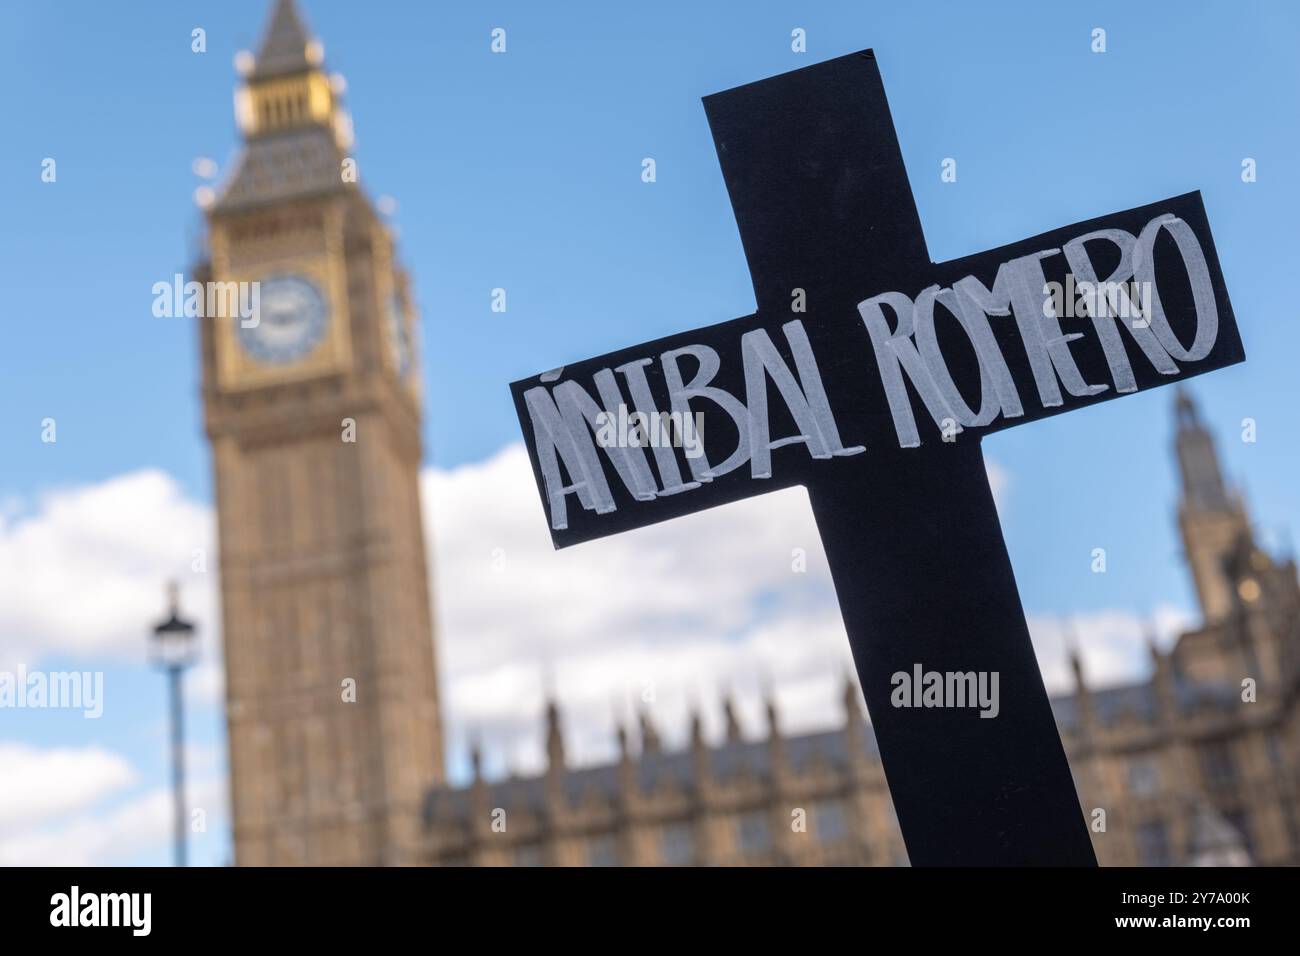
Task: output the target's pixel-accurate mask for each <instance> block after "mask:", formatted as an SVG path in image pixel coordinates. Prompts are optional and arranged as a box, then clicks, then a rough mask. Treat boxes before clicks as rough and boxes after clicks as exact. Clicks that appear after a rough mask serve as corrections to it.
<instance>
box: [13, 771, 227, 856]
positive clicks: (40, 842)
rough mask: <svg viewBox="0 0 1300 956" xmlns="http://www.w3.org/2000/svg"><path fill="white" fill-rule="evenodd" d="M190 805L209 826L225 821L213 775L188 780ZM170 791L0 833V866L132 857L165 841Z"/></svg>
mask: <svg viewBox="0 0 1300 956" xmlns="http://www.w3.org/2000/svg"><path fill="white" fill-rule="evenodd" d="M188 796H189V805H190V806H191V807H202V808H203V809H204V810H205V812H206V814H207V820H206V825H207V827H208V828H209V829H213V828H217V827H222V826H224V825H225V820H226V798H225V786H224V784H223V783H222V781H221V780H220V779H218V778H215V777H210V778H207V779H204V780H198V781H196V782H192V783H191V784H190V785H189V788H188ZM172 810H173V804H172V794H171V790H169V789H168V788H167V787H165V786H159V787H154V788H152V789H148V790H145V791H142V792H141V793H138V794H135V795H133V796H131V797H130V798H129V799H127V800H125V801H122V802H120V803H119V804H118V805H116V806H113V807H109V808H95V809H87V810H86V811H84V812H80V813H71V814H68V815H65V816H63V817H62V818H61V819H58V820H55V821H52V822H47V823H46V824H45V825H35V826H24V827H21V828H14V829H12V830H10V831H9V832H6V833H3V834H0V866H105V865H112V864H115V863H123V862H130V861H132V860H136V859H139V858H141V857H145V856H147V855H148V854H149V853H150V852H151V851H155V850H157V849H159V848H160V847H164V846H166V845H167V843H168V841H169V840H170V839H171V835H172V831H171V827H172Z"/></svg>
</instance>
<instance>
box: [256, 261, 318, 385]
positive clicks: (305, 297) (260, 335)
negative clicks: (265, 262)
mask: <svg viewBox="0 0 1300 956" xmlns="http://www.w3.org/2000/svg"><path fill="white" fill-rule="evenodd" d="M260 296H261V303H260V305H261V308H260V309H259V313H258V314H259V321H258V323H257V325H255V326H249V327H245V326H244V324H243V323H242V322H241V323H240V325H239V341H240V344H242V345H243V347H244V350H245V351H246V352H248V354H249V355H251V356H252V357H253V358H255V359H257V360H258V361H259V362H266V363H268V364H270V365H283V364H285V363H287V362H296V361H297V360H298V359H300V358H303V357H304V356H306V355H307V354H308V353H309V352H311V350H312V349H314V348H315V347H316V346H317V345H318V344H320V341H321V339H322V338H324V337H325V326H326V324H327V323H328V321H329V305H328V303H327V302H326V301H325V296H324V295H322V294H321V291H320V289H319V287H317V285H316V284H315V283H314V282H312V281H311V280H310V279H308V278H306V277H304V276H300V275H277V276H271V277H270V278H269V279H263V280H262V282H261V292H260Z"/></svg>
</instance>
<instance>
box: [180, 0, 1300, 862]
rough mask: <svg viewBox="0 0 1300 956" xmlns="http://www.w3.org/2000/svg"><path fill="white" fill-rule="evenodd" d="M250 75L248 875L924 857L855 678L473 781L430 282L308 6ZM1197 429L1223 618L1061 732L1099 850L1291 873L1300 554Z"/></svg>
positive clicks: (240, 461)
mask: <svg viewBox="0 0 1300 956" xmlns="http://www.w3.org/2000/svg"><path fill="white" fill-rule="evenodd" d="M239 68H240V72H241V73H242V74H243V75H242V78H241V88H240V90H239V93H238V96H237V100H236V102H237V110H236V112H237V118H238V122H239V124H240V128H241V131H242V134H243V137H244V146H243V150H242V153H241V156H240V158H239V160H238V163H237V164H236V166H235V167H234V169H233V170H232V172H231V174H230V175H229V176H228V177H227V179H226V181H225V182H224V184H223V185H222V187H221V189H220V190H219V191H218V193H217V194H216V197H215V199H214V201H213V202H211V203H210V204H209V205H208V206H207V208H206V210H205V215H206V220H207V242H206V251H205V254H204V261H203V262H202V263H201V264H200V265H199V267H198V269H197V270H196V271H197V272H198V273H200V275H199V276H198V278H200V279H203V280H206V281H214V282H240V281H249V282H252V281H256V282H259V283H260V288H261V321H260V323H259V324H258V325H257V326H256V327H253V328H246V327H244V325H242V324H240V323H237V322H228V323H207V322H205V323H202V333H201V343H202V379H203V386H202V387H203V404H204V413H205V425H206V429H207V433H208V437H209V440H210V443H211V447H212V460H213V469H214V475H215V487H216V495H217V506H218V508H217V510H218V529H219V545H220V554H221V607H222V621H223V629H224V653H225V664H226V675H227V676H226V714H227V724H228V738H229V748H230V761H229V764H230V778H231V780H230V786H231V809H232V816H233V841H234V851H235V862H236V863H238V864H240V865H751V864H777V865H838V864H868V865H881V866H888V865H905V864H906V862H907V855H906V851H905V849H904V846H903V841H902V838H901V836H900V834H899V830H898V825H897V822H896V820H895V817H894V812H893V808H892V805H891V803H890V797H889V789H888V786H887V785H886V782H885V777H884V773H883V770H882V768H881V764H880V761H879V759H878V756H877V753H876V750H875V744H874V740H873V737H872V732H871V727H870V725H869V724H868V723H867V721H866V719H865V715H864V714H863V711H862V709H861V706H860V703H861V702H860V695H859V692H858V690H857V688H856V686H855V685H854V684H853V683H852V681H850V680H846V681H845V683H844V686H843V692H842V714H843V716H842V719H841V721H840V722H839V725H838V726H836V727H834V728H832V729H828V730H826V731H824V732H821V733H814V734H805V735H798V736H790V735H788V734H786V733H783V732H782V729H781V724H780V715H779V713H778V712H777V709H776V707H775V705H774V704H769V706H768V708H767V719H766V722H765V726H763V727H761V728H760V727H744V726H742V725H741V724H740V722H739V721H738V719H737V717H736V715H735V712H734V710H733V708H732V707H731V706H730V705H729V704H726V703H725V702H724V709H725V715H726V721H725V726H726V731H725V739H723V740H710V739H706V737H705V735H704V732H703V730H702V721H701V718H700V716H699V715H698V714H697V715H696V716H695V717H694V718H693V719H692V722H691V729H690V743H689V746H687V747H686V748H685V749H680V750H670V749H667V748H665V747H664V746H662V745H661V742H660V734H659V728H656V727H655V726H654V723H653V721H652V720H651V719H650V718H649V716H648V715H647V716H643V717H642V719H641V721H640V724H639V726H638V727H636V728H635V729H633V728H623V729H620V730H618V732H617V734H618V744H619V757H618V759H617V762H615V763H611V764H608V765H604V766H587V767H574V766H570V765H569V763H568V761H567V760H566V755H565V736H564V720H563V714H562V711H561V709H560V707H559V705H558V703H554V702H553V703H552V704H551V705H550V706H549V707H548V708H547V711H546V713H545V715H544V726H543V727H541V728H539V732H541V733H544V735H545V750H546V756H547V769H546V770H545V772H544V773H542V774H540V775H538V776H532V777H511V778H509V779H503V780H488V779H485V777H484V776H483V774H482V770H481V768H482V760H481V756H480V755H479V754H478V753H475V754H474V759H473V766H474V775H473V780H472V781H470V782H468V783H467V784H464V785H453V784H451V783H450V782H448V781H447V779H446V778H445V776H444V770H443V753H444V747H445V741H444V739H443V734H442V725H441V714H440V710H439V694H438V683H437V662H436V645H435V641H434V633H433V618H432V613H431V609H430V603H431V602H430V594H429V586H428V580H429V578H428V573H427V564H426V548H425V541H424V538H423V531H422V528H423V524H422V521H421V517H420V515H421V505H420V500H419V493H418V483H417V482H418V473H419V467H420V462H421V455H422V452H421V443H420V421H421V398H420V390H419V371H418V366H417V356H416V354H415V350H414V349H413V348H412V342H413V341H414V340H415V332H416V323H417V316H416V314H415V309H414V307H413V304H412V300H411V295H410V292H409V290H408V282H407V277H406V274H405V273H404V272H403V270H402V267H401V265H400V263H399V261H398V257H397V254H396V251H395V247H394V241H393V238H392V236H391V234H390V231H389V229H388V227H387V226H386V225H385V224H384V223H383V221H382V220H381V218H380V217H379V216H378V215H377V214H376V212H375V210H374V208H373V207H372V205H371V203H370V202H369V200H368V199H367V197H366V195H365V193H364V192H363V190H362V189H361V188H360V187H359V185H358V184H357V181H356V180H357V177H356V176H355V165H354V164H352V161H351V156H350V154H349V150H350V148H351V145H352V144H351V127H350V123H349V121H348V119H347V116H346V114H345V112H344V111H343V108H342V105H341V102H340V96H341V92H342V88H343V85H342V83H340V82H338V81H337V80H335V79H334V78H332V77H331V76H330V75H329V74H327V73H326V72H325V69H324V65H323V50H322V48H321V46H320V44H319V43H317V42H316V41H315V40H314V38H313V37H312V36H311V34H310V33H309V31H308V30H307V29H306V26H305V24H304V21H303V19H302V17H301V14H300V12H299V11H298V9H297V7H296V6H295V3H294V2H293V0H275V2H274V4H273V7H272V11H271V18H270V22H269V24H268V26H267V28H266V31H265V33H264V36H263V38H262V41H261V44H260V47H259V49H258V50H257V52H256V54H255V55H245V56H242V57H241V58H240V62H239ZM349 170H352V171H353V174H352V175H349ZM503 387H504V386H503ZM1175 417H1176V441H1175V445H1176V453H1177V463H1178V468H1179V471H1180V474H1181V501H1180V504H1179V509H1178V522H1179V529H1180V532H1181V535H1182V541H1183V545H1184V549H1185V556H1186V560H1187V563H1188V565H1189V567H1190V569H1191V574H1192V578H1193V581H1194V583H1195V590H1196V594H1197V596H1198V599H1199V604H1200V610H1201V617H1202V623H1201V624H1200V626H1199V627H1197V628H1195V629H1194V630H1191V631H1188V632H1187V633H1184V634H1182V635H1181V636H1180V637H1179V638H1178V639H1177V641H1176V643H1174V644H1173V645H1172V647H1171V648H1170V649H1168V650H1167V651H1166V650H1161V649H1159V648H1158V647H1157V646H1156V645H1155V643H1154V642H1151V648H1150V661H1151V663H1150V676H1149V677H1148V678H1147V679H1146V680H1144V681H1142V682H1140V683H1134V684H1129V685H1125V686H1117V687H1106V688H1104V689H1103V688H1094V687H1091V686H1089V683H1088V679H1087V674H1086V673H1085V672H1084V670H1083V667H1082V666H1081V664H1080V662H1079V660H1078V659H1077V658H1076V659H1075V661H1074V673H1075V678H1076V683H1075V688H1074V692H1073V693H1072V694H1070V695H1068V696H1061V697H1058V698H1056V699H1055V700H1054V701H1053V707H1054V710H1055V715H1056V720H1057V724H1058V727H1059V729H1060V732H1061V735H1062V738H1063V740H1064V743H1065V748H1066V751H1067V753H1068V755H1069V759H1070V765H1071V767H1072V768H1073V771H1074V775H1075V782H1076V785H1077V788H1078V792H1079V796H1080V802H1081V805H1082V809H1083V813H1084V815H1085V818H1086V821H1087V824H1088V826H1089V827H1090V830H1091V833H1092V840H1093V845H1094V847H1095V849H1096V852H1097V857H1098V859H1099V861H1100V862H1101V863H1102V864H1104V865H1136V864H1145V865H1189V864H1191V865H1195V864H1203V865H1232V864H1251V863H1255V864H1272V865H1277V864H1295V863H1298V862H1300V805H1298V803H1297V797H1298V794H1297V785H1298V784H1300V708H1297V701H1298V700H1300V686H1298V682H1300V653H1297V652H1298V651H1300V588H1298V586H1297V577H1296V566H1295V563H1294V560H1293V559H1291V558H1289V557H1288V558H1286V559H1281V558H1278V557H1275V556H1273V555H1270V554H1269V553H1267V552H1266V551H1265V550H1264V549H1263V548H1262V547H1261V546H1260V545H1259V544H1258V543H1257V541H1256V540H1255V538H1254V537H1253V535H1252V530H1251V524H1250V520H1249V516H1248V514H1247V512H1246V508H1245V503H1244V502H1243V500H1242V499H1241V498H1240V497H1239V496H1238V495H1237V494H1235V493H1234V492H1233V491H1232V490H1231V488H1230V487H1229V486H1228V484H1227V483H1226V482H1225V480H1224V476H1223V475H1222V473H1221V471H1220V468H1219V463H1218V459H1217V456H1216V452H1215V447H1214V442H1213V439H1212V437H1211V435H1210V433H1209V432H1208V431H1207V430H1206V428H1205V427H1204V425H1203V424H1202V422H1201V421H1200V419H1199V418H1198V415H1197V410H1196V407H1195V405H1194V404H1193V402H1192V399H1191V398H1190V397H1189V396H1188V395H1187V394H1186V393H1182V392H1180V393H1179V395H1178V397H1177V400H1176V407H1175ZM349 428H351V440H349V437H348V434H349V432H348V429H349ZM341 432H342V435H343V437H342V440H341V438H340V434H341ZM341 680H342V681H343V683H344V684H345V685H347V682H349V681H350V682H351V685H350V692H351V697H350V698H349V697H348V690H347V689H345V692H344V694H343V699H342V700H341V695H340V681H341Z"/></svg>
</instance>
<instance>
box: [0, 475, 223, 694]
mask: <svg viewBox="0 0 1300 956" xmlns="http://www.w3.org/2000/svg"><path fill="white" fill-rule="evenodd" d="M0 515H2V516H0V633H3V634H5V636H6V642H5V646H4V648H3V649H0V667H5V668H8V667H13V666H15V665H16V664H17V663H18V662H19V661H26V662H27V663H29V664H30V663H33V662H34V661H35V660H37V659H38V658H40V657H42V656H44V655H47V654H67V655H70V656H80V657H95V656H101V655H102V656H118V657H125V658H128V659H131V658H135V659H140V660H143V659H144V656H145V653H146V634H147V632H148V628H149V626H150V624H151V623H152V622H154V621H156V620H157V619H158V618H159V617H160V616H161V613H162V610H163V602H164V598H163V582H164V581H166V580H167V579H169V578H176V579H177V580H179V581H180V583H181V587H182V600H183V601H184V603H185V607H186V611H187V613H189V614H190V615H191V616H193V617H196V618H199V619H201V620H203V621H207V622H213V621H215V619H216V618H215V615H214V613H213V612H214V610H215V608H214V586H215V577H216V573H215V567H216V558H215V555H214V554H213V553H212V542H213V534H212V515H211V512H210V510H209V509H208V507H207V506H206V505H203V504H200V503H198V502H195V501H192V500H190V499H188V498H186V497H185V495H184V494H183V492H182V491H181V489H180V487H179V485H177V483H176V482H175V480H174V479H172V478H171V477H170V476H168V475H166V474H164V473H163V472H161V471H156V470H147V471H138V472H132V473H130V474H127V475H123V476H121V477H118V478H114V479H111V480H109V481H106V482H102V483H100V484H93V485H82V486H78V487H72V488H62V489H58V490H54V491H50V492H48V493H46V494H44V495H42V496H41V498H40V499H39V501H37V502H36V503H35V507H33V508H31V509H30V510H28V511H26V512H24V511H22V510H16V509H15V508H14V507H12V506H11V507H10V508H9V509H7V511H6V512H4V513H0ZM196 550H203V551H205V552H206V556H207V561H208V565H207V566H208V568H209V571H208V573H203V574H196V573H194V572H193V571H192V570H191V566H192V561H193V559H194V555H195V552H196ZM206 631H207V635H206V637H207V638H208V639H209V640H210V639H211V637H212V636H213V634H214V628H212V627H208V628H207V629H206ZM203 636H205V635H203V634H202V633H201V637H203Z"/></svg>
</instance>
